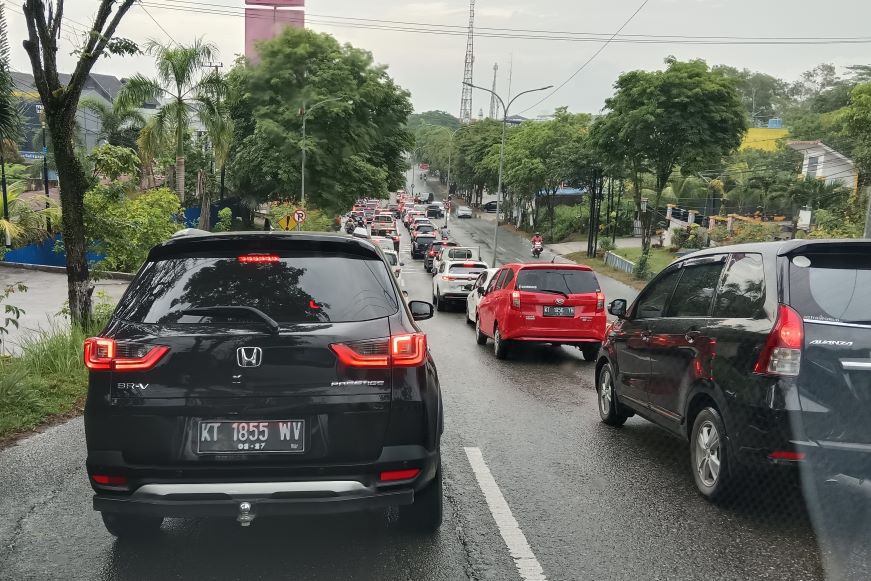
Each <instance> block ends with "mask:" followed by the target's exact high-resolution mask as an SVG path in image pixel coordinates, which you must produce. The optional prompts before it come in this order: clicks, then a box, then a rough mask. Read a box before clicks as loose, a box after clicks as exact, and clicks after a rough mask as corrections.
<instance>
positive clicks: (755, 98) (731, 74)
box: [711, 65, 787, 120]
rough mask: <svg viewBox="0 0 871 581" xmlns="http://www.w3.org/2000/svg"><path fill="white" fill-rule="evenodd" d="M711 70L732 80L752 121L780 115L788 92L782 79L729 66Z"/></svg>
mask: <svg viewBox="0 0 871 581" xmlns="http://www.w3.org/2000/svg"><path fill="white" fill-rule="evenodd" d="M711 70H712V71H713V72H718V73H720V74H722V75H723V76H724V77H726V78H728V79H732V81H733V82H734V83H735V88H736V89H737V91H738V94H739V95H740V96H741V103H742V104H743V105H744V109H745V110H746V111H747V114H748V115H749V117H750V119H751V120H756V119H767V118H770V117H774V116H776V115H778V114H780V101H781V100H782V98H783V97H785V96H786V91H787V84H786V83H785V82H784V81H782V80H781V79H778V78H777V77H773V76H771V75H768V74H765V73H760V72H758V71H751V70H749V69H741V70H739V69H736V68H735V67H730V66H727V65H716V66H714V67H712V69H711Z"/></svg>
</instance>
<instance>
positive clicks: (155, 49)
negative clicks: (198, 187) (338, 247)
mask: <svg viewBox="0 0 871 581" xmlns="http://www.w3.org/2000/svg"><path fill="white" fill-rule="evenodd" d="M217 51H218V49H217V47H216V46H215V45H214V44H211V43H207V42H203V41H202V40H201V39H197V40H196V41H194V43H193V44H191V45H189V46H186V45H177V46H176V47H171V46H165V45H162V44H160V43H159V42H157V41H155V40H149V41H148V44H147V45H146V52H147V53H148V54H150V55H152V56H153V57H154V59H155V64H156V65H157V78H156V79H149V78H147V77H145V76H143V75H140V74H137V75H134V76H133V77H132V78H131V79H130V80H128V81H127V84H125V85H124V88H123V89H121V92H120V93H119V95H118V101H119V102H120V104H121V105H124V106H140V105H141V104H142V103H144V102H145V101H148V100H154V101H156V100H160V99H163V100H165V104H164V105H163V106H162V107H161V108H160V110H159V111H158V112H157V115H155V117H154V130H155V131H157V132H159V133H161V134H168V133H170V132H172V133H173V134H174V135H173V137H174V139H175V156H176V163H175V178H176V179H175V181H176V191H177V192H178V195H179V197H180V198H181V199H182V200H183V199H184V168H185V159H184V155H185V151H184V144H185V137H186V136H187V132H188V127H189V126H190V121H191V113H192V112H193V111H194V110H195V108H196V107H197V106H198V105H199V104H201V103H202V101H203V99H204V98H206V97H208V96H210V95H214V94H216V92H217V91H220V90H221V89H220V88H219V87H220V85H221V83H220V77H219V75H218V74H217V73H215V74H203V69H204V68H206V65H207V64H208V63H209V62H210V61H212V59H213V58H214V57H215V56H216V55H217Z"/></svg>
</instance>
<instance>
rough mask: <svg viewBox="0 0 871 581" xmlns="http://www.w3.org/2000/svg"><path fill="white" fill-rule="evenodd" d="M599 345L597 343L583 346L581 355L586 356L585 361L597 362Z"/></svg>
mask: <svg viewBox="0 0 871 581" xmlns="http://www.w3.org/2000/svg"><path fill="white" fill-rule="evenodd" d="M599 347H600V345H599V343H595V344H592V345H582V346H581V353H582V354H583V356H584V361H595V360H596V356H597V355H598V354H599Z"/></svg>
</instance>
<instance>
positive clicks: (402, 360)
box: [330, 333, 426, 369]
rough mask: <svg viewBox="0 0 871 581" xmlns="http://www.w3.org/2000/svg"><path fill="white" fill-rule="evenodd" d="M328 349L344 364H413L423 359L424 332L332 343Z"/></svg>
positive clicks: (380, 366) (372, 366) (371, 366)
mask: <svg viewBox="0 0 871 581" xmlns="http://www.w3.org/2000/svg"><path fill="white" fill-rule="evenodd" d="M330 349H332V350H333V353H335V354H336V357H338V359H339V363H341V364H342V365H344V366H346V367H356V368H364V369H387V368H389V367H417V366H418V365H422V364H423V362H424V361H426V335H424V334H423V333H411V334H407V335H393V336H392V337H389V338H387V339H369V340H366V341H354V342H351V343H333V344H332V345H330Z"/></svg>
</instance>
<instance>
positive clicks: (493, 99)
mask: <svg viewBox="0 0 871 581" xmlns="http://www.w3.org/2000/svg"><path fill="white" fill-rule="evenodd" d="M498 70H499V63H493V88H492V89H491V90H492V91H493V92H492V93H491V94H490V115H489V117H490V119H495V118H496V114H497V113H498V112H499V111H497V110H496V72H497V71H498Z"/></svg>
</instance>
